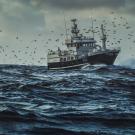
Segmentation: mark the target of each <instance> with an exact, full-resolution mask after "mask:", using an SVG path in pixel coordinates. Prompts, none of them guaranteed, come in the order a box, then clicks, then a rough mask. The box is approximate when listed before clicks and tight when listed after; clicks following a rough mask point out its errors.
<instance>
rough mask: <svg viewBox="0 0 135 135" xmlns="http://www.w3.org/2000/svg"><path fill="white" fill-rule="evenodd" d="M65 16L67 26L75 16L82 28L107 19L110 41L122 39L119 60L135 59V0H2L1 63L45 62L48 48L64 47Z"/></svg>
mask: <svg viewBox="0 0 135 135" xmlns="http://www.w3.org/2000/svg"><path fill="white" fill-rule="evenodd" d="M64 16H65V18H66V22H67V27H68V28H70V27H71V26H70V25H71V23H70V19H72V18H77V19H78V20H79V27H80V28H89V27H91V20H90V18H91V17H92V18H93V19H95V20H96V21H95V23H94V26H95V27H97V26H98V27H100V24H101V23H103V22H106V25H107V26H106V28H107V29H111V31H112V33H111V32H110V33H109V32H108V35H109V37H108V38H109V40H110V42H108V44H112V43H116V42H117V41H119V40H121V42H120V43H119V44H118V43H117V44H115V46H116V47H118V46H120V47H121V48H122V51H121V53H120V55H119V57H118V59H117V61H116V63H122V62H123V61H125V60H126V59H135V56H134V52H135V26H134V24H135V0H0V63H1V64H26V65H27V64H29V65H30V64H34V65H46V55H47V50H48V49H56V48H57V47H58V46H61V47H62V48H63V49H64V47H65V46H63V45H62V43H63V42H64V38H65V36H61V35H62V34H65V28H64ZM112 22H113V23H112ZM112 25H115V26H117V27H115V28H113V27H112ZM116 30H117V35H114V34H113V32H114V31H116ZM68 33H69V34H70V31H69V32H68ZM95 37H96V38H97V40H98V41H99V40H100V36H98V35H96V36H95ZM57 39H59V41H58V42H56V40H57ZM116 40H117V41H116ZM99 44H100V41H99Z"/></svg>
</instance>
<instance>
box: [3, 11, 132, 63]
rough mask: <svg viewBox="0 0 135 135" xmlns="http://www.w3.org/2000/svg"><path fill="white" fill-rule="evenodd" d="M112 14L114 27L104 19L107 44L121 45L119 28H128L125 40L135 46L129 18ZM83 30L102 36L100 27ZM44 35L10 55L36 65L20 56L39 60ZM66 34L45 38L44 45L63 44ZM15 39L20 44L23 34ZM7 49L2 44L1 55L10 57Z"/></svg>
mask: <svg viewBox="0 0 135 135" xmlns="http://www.w3.org/2000/svg"><path fill="white" fill-rule="evenodd" d="M111 14H112V15H113V21H112V22H111V24H110V25H111V26H112V28H110V27H109V28H110V29H108V28H106V27H107V25H108V22H107V21H106V20H102V23H103V24H104V26H105V29H106V34H107V37H108V40H107V46H115V45H116V46H119V45H120V44H121V42H122V40H123V39H122V38H121V37H120V36H119V35H117V34H119V29H122V30H126V32H125V34H126V38H127V39H124V40H130V41H132V42H133V46H129V49H132V47H134V44H135V38H134V35H135V31H134V30H133V29H132V27H131V26H130V25H129V23H128V22H127V20H126V19H125V18H124V17H122V16H120V17H115V16H114V12H111ZM117 20H118V21H117ZM93 22H94V23H96V22H97V19H94V20H93ZM67 31H70V29H67ZM81 31H82V34H90V33H92V32H93V33H95V34H96V35H97V36H99V37H100V36H101V33H100V32H101V31H100V27H96V26H95V27H94V29H92V28H89V29H88V28H83V29H82V30H81ZM2 32H3V30H0V34H2ZM50 33H51V34H53V33H54V34H55V31H54V30H51V31H50ZM42 36H43V34H41V33H38V34H37V39H33V40H32V41H30V42H31V43H32V48H31V47H30V46H25V48H23V50H22V49H20V50H17V49H11V51H10V55H12V57H13V58H14V60H17V61H19V62H20V63H22V65H34V63H33V62H31V63H29V64H28V61H27V60H25V61H24V60H23V58H20V54H21V53H22V56H23V55H27V57H29V58H30V59H31V61H35V60H37V59H36V58H35V56H36V53H37V50H38V47H39V46H38V44H36V43H37V42H38V40H40V38H39V37H42ZM64 36H65V34H63V33H61V34H59V38H57V39H54V38H48V39H47V40H44V44H43V47H49V44H51V42H52V41H53V42H56V43H57V44H58V45H60V44H61V43H60V41H61V39H64ZM109 37H110V38H111V40H109ZM15 40H17V41H19V42H20V44H21V42H22V39H21V36H18V34H17V36H16V37H15ZM17 43H18V42H17ZM6 49H9V45H1V44H0V55H1V54H2V56H1V57H8V54H7V52H6ZM132 56H134V54H132ZM45 60H46V57H45V56H44V57H41V58H39V59H38V60H37V63H38V64H42V63H44V62H45Z"/></svg>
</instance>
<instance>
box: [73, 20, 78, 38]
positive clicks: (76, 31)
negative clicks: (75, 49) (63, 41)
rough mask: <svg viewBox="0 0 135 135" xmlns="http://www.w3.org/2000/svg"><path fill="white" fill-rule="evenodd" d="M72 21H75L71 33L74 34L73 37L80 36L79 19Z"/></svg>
mask: <svg viewBox="0 0 135 135" xmlns="http://www.w3.org/2000/svg"><path fill="white" fill-rule="evenodd" d="M71 22H72V23H73V26H72V30H71V33H72V34H73V37H78V34H79V32H80V31H79V29H78V26H77V19H72V20H71Z"/></svg>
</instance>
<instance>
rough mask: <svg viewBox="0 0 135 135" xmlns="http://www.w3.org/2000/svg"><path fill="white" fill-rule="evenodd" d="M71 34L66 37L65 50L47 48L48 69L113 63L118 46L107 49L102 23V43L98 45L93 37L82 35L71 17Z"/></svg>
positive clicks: (118, 49) (118, 50) (117, 52)
mask: <svg viewBox="0 0 135 135" xmlns="http://www.w3.org/2000/svg"><path fill="white" fill-rule="evenodd" d="M71 22H72V27H71V36H70V38H68V37H66V39H65V45H66V47H67V49H66V50H61V49H60V48H59V47H58V49H57V51H53V50H49V51H48V55H47V64H48V69H52V70H58V69H72V68H81V67H83V66H86V65H88V64H89V65H94V64H106V65H113V64H114V61H115V59H116V58H117V56H118V54H119V52H120V48H115V49H109V48H107V46H106V41H107V36H106V34H105V29H104V25H103V24H102V25H101V33H102V37H101V40H102V44H101V45H98V44H97V41H96V40H95V39H94V36H93V37H88V36H83V35H82V34H80V30H79V29H78V24H77V19H72V20H71Z"/></svg>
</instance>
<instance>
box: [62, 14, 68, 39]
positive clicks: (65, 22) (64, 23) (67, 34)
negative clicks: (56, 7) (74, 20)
mask: <svg viewBox="0 0 135 135" xmlns="http://www.w3.org/2000/svg"><path fill="white" fill-rule="evenodd" d="M63 15H64V24H65V32H66V39H67V38H68V33H67V23H66V18H65V14H64V12H63Z"/></svg>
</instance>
